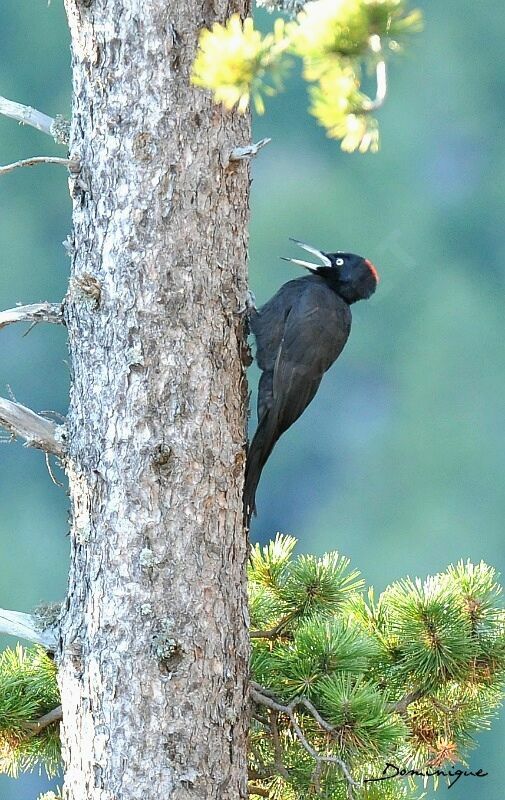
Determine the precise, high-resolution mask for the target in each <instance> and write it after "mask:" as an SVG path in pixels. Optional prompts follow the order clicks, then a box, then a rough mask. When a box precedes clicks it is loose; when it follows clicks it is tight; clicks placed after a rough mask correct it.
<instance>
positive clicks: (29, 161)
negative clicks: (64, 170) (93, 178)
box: [0, 156, 81, 177]
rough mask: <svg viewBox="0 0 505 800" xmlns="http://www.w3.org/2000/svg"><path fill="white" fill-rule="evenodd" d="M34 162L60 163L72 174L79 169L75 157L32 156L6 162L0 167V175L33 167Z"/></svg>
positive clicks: (78, 163)
mask: <svg viewBox="0 0 505 800" xmlns="http://www.w3.org/2000/svg"><path fill="white" fill-rule="evenodd" d="M36 164H61V165H62V166H63V167H68V169H69V170H70V172H71V173H72V174H77V173H78V172H79V170H80V166H81V165H80V162H79V161H77V160H76V159H75V158H73V159H72V158H59V157H57V156H33V157H32V158H24V159H22V160H21V161H14V162H13V163H12V164H6V165H5V166H4V167H0V177H1V176H2V175H7V173H9V172H14V170H15V169H19V168H20V167H34V166H35V165H36Z"/></svg>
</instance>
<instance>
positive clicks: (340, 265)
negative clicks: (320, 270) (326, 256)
mask: <svg viewBox="0 0 505 800" xmlns="http://www.w3.org/2000/svg"><path fill="white" fill-rule="evenodd" d="M335 264H336V265H337V267H343V266H344V259H343V258H337V260H336V261H335Z"/></svg>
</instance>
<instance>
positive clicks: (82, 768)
mask: <svg viewBox="0 0 505 800" xmlns="http://www.w3.org/2000/svg"><path fill="white" fill-rule="evenodd" d="M66 9H67V13H68V17H69V22H70V28H71V34H72V48H73V70H74V109H73V124H72V141H71V153H72V157H75V156H77V157H79V158H80V160H81V163H82V167H83V169H82V173H81V183H80V184H79V183H77V184H76V186H75V187H74V231H73V242H72V244H73V258H72V277H71V281H70V287H69V292H68V296H67V301H66V308H65V316H66V322H67V325H68V332H69V341H70V354H71V363H72V373H73V374H72V387H71V401H70V411H69V418H68V450H69V457H68V473H69V479H70V492H71V504H72V530H71V539H72V555H71V569H70V584H69V593H68V600H67V613H66V617H65V620H64V625H63V641H62V654H61V666H60V670H59V680H60V684H61V694H62V703H63V713H64V722H63V728H62V740H63V757H64V766H65V770H66V774H65V785H64V797H65V798H67V799H68V800H84V798H86V800H88V798H89V800H133V799H134V798H135V800H149V799H150V798H156V799H157V800H158V798H163V800H168V799H169V798H170V799H171V798H177V800H184V799H185V798H219V799H220V800H225V799H226V798H230V799H231V798H233V799H234V800H237V798H242V797H245V796H246V794H247V791H246V732H247V714H246V702H245V701H246V695H247V662H248V640H247V632H246V622H247V612H246V594H245V562H246V555H247V551H246V538H245V535H244V531H243V526H242V500H241V496H242V480H243V464H244V457H245V453H244V442H245V405H246V404H245V399H246V383H245V377H244V368H243V365H242V361H241V352H242V340H243V336H242V317H241V314H240V313H239V309H240V307H241V305H243V299H244V294H245V287H246V245H247V233H246V223H247V216H248V213H247V207H248V190H249V177H248V173H247V167H246V166H245V165H244V162H239V163H238V164H234V165H232V166H228V167H226V166H223V165H224V164H225V163H226V154H227V153H228V152H230V151H231V150H232V149H233V147H235V146H237V145H244V144H247V143H249V141H250V136H249V124H248V120H247V119H244V118H238V116H237V115H235V114H228V113H225V112H223V111H222V110H221V109H219V108H216V107H213V106H211V103H210V101H209V99H208V98H207V97H206V96H205V95H204V94H203V93H202V92H200V91H197V90H195V89H193V88H192V87H191V86H190V83H189V73H190V67H191V63H192V60H193V57H194V52H195V46H196V41H197V32H198V30H199V29H200V28H201V27H202V26H209V25H211V24H212V22H213V21H214V20H216V19H217V20H219V21H223V20H224V19H225V18H226V17H227V16H228V15H229V14H230V13H233V12H234V11H239V12H241V13H246V11H247V0H235V3H234V4H232V5H231V6H230V4H228V3H227V2H225V1H224V0H214V2H213V3H208V2H207V1H206V0H168V2H167V0H144V1H143V2H142V3H140V2H135V1H133V2H132V0H130V2H128V0H94V1H93V0H79V1H78V0H66Z"/></svg>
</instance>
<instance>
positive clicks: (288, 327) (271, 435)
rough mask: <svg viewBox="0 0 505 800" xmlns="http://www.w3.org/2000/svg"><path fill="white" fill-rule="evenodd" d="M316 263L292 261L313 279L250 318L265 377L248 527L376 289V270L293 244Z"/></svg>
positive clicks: (251, 460) (250, 466)
mask: <svg viewBox="0 0 505 800" xmlns="http://www.w3.org/2000/svg"><path fill="white" fill-rule="evenodd" d="M292 241H294V242H295V243H296V244H298V245H299V246H300V247H303V249H304V250H307V251H308V252H309V253H312V254H313V255H315V256H316V257H317V258H318V259H319V260H320V261H321V266H319V265H318V264H313V263H311V262H309V261H300V260H299V259H297V258H286V259H285V261H291V262H292V263H293V264H299V265H300V266H302V267H305V268H306V269H308V270H310V275H304V276H303V278H296V279H295V280H292V281H288V282H287V283H285V284H284V285H283V286H281V288H280V289H279V291H278V292H277V293H276V294H275V295H274V296H273V297H272V298H271V300H269V301H268V302H267V303H265V305H264V306H262V307H261V308H260V309H259V310H258V309H256V308H253V309H252V310H251V311H250V317H249V320H250V328H251V331H252V332H253V333H254V336H255V339H256V361H257V362H258V366H259V368H260V369H261V370H262V375H261V378H260V382H259V388H258V428H257V430H256V433H255V434H254V438H253V440H252V442H251V444H250V447H249V452H248V455H247V463H246V473H245V486H244V520H245V524H246V526H247V527H249V522H250V519H251V515H252V514H253V513H254V512H255V510H256V509H255V497H256V489H257V487H258V483H259V479H260V476H261V472H262V470H263V467H264V466H265V464H266V462H267V459H268V457H269V455H270V453H271V452H272V450H273V448H274V445H275V443H276V442H277V440H278V438H279V436H281V434H283V433H284V431H286V430H287V429H288V428H289V427H290V425H292V424H293V422H295V421H296V420H297V419H298V417H299V416H300V415H301V414H303V412H304V411H305V409H306V408H307V406H308V405H309V403H310V402H311V400H312V399H313V398H314V396H315V394H316V392H317V390H318V387H319V384H320V383H321V379H322V377H323V375H324V373H325V372H326V370H327V369H329V367H331V365H332V364H333V362H334V361H336V359H337V358H338V357H339V355H340V353H341V352H342V350H343V348H344V346H345V343H346V342H347V339H348V337H349V333H350V330H351V309H350V305H351V304H352V303H356V302H357V301H358V300H366V299H367V298H368V297H370V296H371V295H372V294H373V293H374V292H375V289H376V288H377V283H378V282H379V276H378V274H377V270H376V269H375V267H374V266H373V264H372V263H371V262H370V261H368V260H367V259H366V258H363V257H362V256H357V255H354V254H353V253H342V252H340V251H339V252H336V253H323V252H322V251H320V250H316V248H314V247H311V246H310V245H307V244H303V242H299V241H297V240H296V239H292Z"/></svg>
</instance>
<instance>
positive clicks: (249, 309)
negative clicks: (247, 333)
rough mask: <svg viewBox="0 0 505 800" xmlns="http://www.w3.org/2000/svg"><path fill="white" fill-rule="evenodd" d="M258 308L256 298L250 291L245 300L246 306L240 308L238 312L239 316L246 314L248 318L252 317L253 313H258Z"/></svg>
mask: <svg viewBox="0 0 505 800" xmlns="http://www.w3.org/2000/svg"><path fill="white" fill-rule="evenodd" d="M257 310H258V309H257V308H256V298H255V296H254V294H253V293H252V292H251V290H250V289H248V290H247V292H246V294H245V298H244V304H243V305H242V306H240V308H239V309H238V311H237V314H246V316H247V317H250V316H251V314H252V313H253V311H257Z"/></svg>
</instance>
